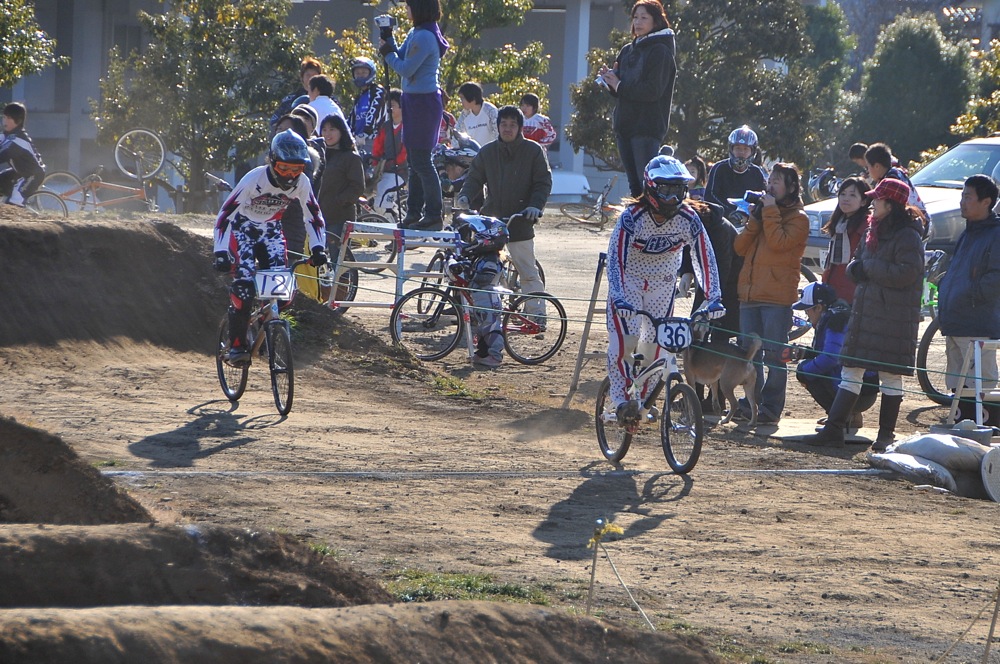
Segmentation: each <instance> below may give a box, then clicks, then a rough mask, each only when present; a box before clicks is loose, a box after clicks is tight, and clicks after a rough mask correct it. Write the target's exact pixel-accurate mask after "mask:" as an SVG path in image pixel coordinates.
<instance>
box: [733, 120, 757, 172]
mask: <svg viewBox="0 0 1000 664" xmlns="http://www.w3.org/2000/svg"><path fill="white" fill-rule="evenodd" d="M737 145H745V146H747V147H748V148H750V156H749V157H745V158H744V157H736V156H733V148H734V147H736V146H737ZM755 154H757V134H756V133H755V132H754V130H753V129H751V128H750V127H748V126H746V125H743V126H742V127H739V128H738V129H734V130H733V131H732V133H731V134H729V165H730V166H732V167H733V170H735V171H736V172H738V173H742V172H743V171H745V170H746V169H747V166H749V165H750V160H751V159H753V157H754V155H755Z"/></svg>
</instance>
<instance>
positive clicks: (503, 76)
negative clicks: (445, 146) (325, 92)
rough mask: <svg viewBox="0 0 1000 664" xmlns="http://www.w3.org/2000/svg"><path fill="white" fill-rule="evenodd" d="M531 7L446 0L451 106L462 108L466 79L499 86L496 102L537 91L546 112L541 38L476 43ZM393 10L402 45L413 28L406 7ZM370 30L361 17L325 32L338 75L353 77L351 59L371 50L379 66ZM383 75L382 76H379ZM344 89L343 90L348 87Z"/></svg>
mask: <svg viewBox="0 0 1000 664" xmlns="http://www.w3.org/2000/svg"><path fill="white" fill-rule="evenodd" d="M532 6H533V3H532V0H478V1H477V2H475V3H469V2H464V1H463V0H442V2H441V21H440V23H439V25H440V27H441V32H443V33H444V35H445V37H446V38H447V39H448V42H449V43H450V45H451V47H450V48H449V49H448V52H447V53H446V54H445V56H444V58H443V59H442V60H441V87H442V88H443V89H444V90H445V91H446V92H447V93H448V94H449V95H450V96H451V98H452V104H451V108H450V110H452V111H459V110H461V106H460V105H459V102H458V100H457V95H456V90H458V88H459V86H461V85H462V84H463V83H465V82H466V81H476V82H478V83H481V84H484V85H486V84H493V85H496V86H498V87H499V88H500V91H499V92H498V93H497V94H494V95H491V96H490V101H492V102H493V103H494V104H496V105H497V106H502V105H504V104H515V105H516V104H517V103H518V101H519V100H520V99H521V95H523V94H524V93H526V92H534V93H535V94H537V95H538V96H539V98H540V99H541V100H542V109H540V110H542V112H544V111H545V104H547V101H548V90H549V89H548V86H547V85H545V84H544V83H542V81H541V78H540V77H541V76H542V75H543V74H545V72H547V71H548V69H549V56H548V55H546V54H545V51H544V46H543V45H542V44H541V43H540V42H530V43H528V44H526V45H525V46H524V47H523V48H518V47H517V46H515V45H513V44H505V45H503V46H502V47H500V48H481V47H480V46H479V45H478V44H479V40H480V35H481V33H482V32H483V31H484V30H487V29H490V28H505V27H510V26H515V25H520V24H521V23H523V22H524V17H525V16H527V15H528V12H529V11H530V10H531V8H532ZM389 13H390V14H393V15H394V16H396V19H397V21H398V22H399V27H397V29H396V41H397V42H398V43H400V44H401V43H402V42H403V39H404V37H405V30H408V29H409V28H408V27H407V26H409V19H407V18H406V11H405V8H404V6H403V5H402V3H400V5H398V6H396V7H394V8H393V9H391V10H390V12H389ZM404 28H405V29H404ZM370 30H371V28H370V27H369V26H368V25H367V24H366V23H365V22H364V21H360V22H359V23H358V24H357V26H356V27H355V28H354V29H347V30H344V31H343V32H342V33H341V34H340V35H339V36H337V35H336V34H334V33H333V32H332V31H328V32H327V34H328V35H329V36H331V37H334V41H335V43H336V49H335V50H333V51H331V52H330V54H329V61H330V64H331V65H332V68H333V71H335V72H336V76H337V77H338V80H345V81H349V80H350V78H351V77H350V72H349V70H348V67H347V61H348V60H349V59H350V58H352V57H355V56H356V55H362V54H363V55H367V56H368V57H371V58H373V59H374V60H375V62H378V63H380V66H381V60H382V59H381V57H380V56H379V55H378V53H377V51H376V48H375V45H373V43H372V40H371V37H370ZM379 80H380V81H381V80H382V79H381V76H380V77H379ZM397 80H398V79H397ZM340 91H341V93H344V92H345V91H346V86H344V87H341V88H340ZM342 99H343V98H342ZM344 101H345V102H346V101H347V100H346V99H344Z"/></svg>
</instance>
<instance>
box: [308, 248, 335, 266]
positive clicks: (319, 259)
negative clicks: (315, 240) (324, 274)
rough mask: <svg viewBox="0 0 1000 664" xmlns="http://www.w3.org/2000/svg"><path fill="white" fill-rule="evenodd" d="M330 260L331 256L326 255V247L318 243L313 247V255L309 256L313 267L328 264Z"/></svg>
mask: <svg viewBox="0 0 1000 664" xmlns="http://www.w3.org/2000/svg"><path fill="white" fill-rule="evenodd" d="M329 260H330V258H329V257H328V256H327V255H326V249H324V248H323V247H320V246H318V245H317V246H315V247H313V248H312V255H311V256H310V257H309V262H310V263H312V264H313V267H320V266H322V265H326V264H327V263H328V262H329Z"/></svg>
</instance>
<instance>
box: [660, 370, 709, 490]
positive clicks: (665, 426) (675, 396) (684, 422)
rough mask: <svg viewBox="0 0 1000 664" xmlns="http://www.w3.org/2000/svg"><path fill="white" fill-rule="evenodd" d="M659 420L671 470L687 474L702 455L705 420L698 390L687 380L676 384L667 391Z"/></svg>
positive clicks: (664, 452) (661, 438)
mask: <svg viewBox="0 0 1000 664" xmlns="http://www.w3.org/2000/svg"><path fill="white" fill-rule="evenodd" d="M664 405H665V407H664V409H663V417H662V418H661V419H660V442H661V443H662V444H663V455H664V456H665V457H666V458H667V464H668V465H669V466H670V469H671V470H672V471H674V472H675V473H677V474H679V475H686V474H687V473H690V472H691V471H692V470H693V469H694V465H695V464H696V463H698V457H699V456H700V455H701V443H702V439H703V438H704V436H705V421H704V419H703V418H702V415H701V402H700V400H699V399H698V394H697V392H695V391H694V388H692V387H691V386H690V385H688V384H687V383H675V384H674V385H673V386H672V387H671V388H670V391H669V392H668V393H667V401H666V404H664Z"/></svg>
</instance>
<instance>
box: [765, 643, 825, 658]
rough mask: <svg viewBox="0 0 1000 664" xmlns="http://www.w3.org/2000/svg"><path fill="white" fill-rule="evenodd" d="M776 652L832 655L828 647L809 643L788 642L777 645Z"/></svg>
mask: <svg viewBox="0 0 1000 664" xmlns="http://www.w3.org/2000/svg"><path fill="white" fill-rule="evenodd" d="M777 651H778V652H782V653H799V652H806V653H813V654H816V655H832V654H833V649H832V648H830V646H826V645H823V644H822V643H811V642H809V641H789V642H785V643H779V644H778V647H777Z"/></svg>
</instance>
